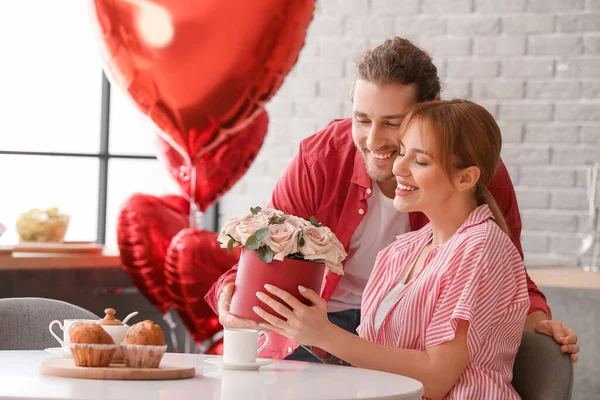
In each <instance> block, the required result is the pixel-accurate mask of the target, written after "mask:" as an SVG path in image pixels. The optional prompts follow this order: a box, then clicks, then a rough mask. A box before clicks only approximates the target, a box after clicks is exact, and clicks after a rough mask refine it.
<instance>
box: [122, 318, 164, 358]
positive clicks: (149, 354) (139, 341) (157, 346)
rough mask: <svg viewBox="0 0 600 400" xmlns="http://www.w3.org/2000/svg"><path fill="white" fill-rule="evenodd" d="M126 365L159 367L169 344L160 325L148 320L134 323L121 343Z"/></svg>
mask: <svg viewBox="0 0 600 400" xmlns="http://www.w3.org/2000/svg"><path fill="white" fill-rule="evenodd" d="M121 349H122V351H123V358H124V359H125V366H127V367H132V368H158V366H159V365H160V360H162V357H163V355H164V354H165V351H167V345H166V343H165V335H164V334H163V331H162V329H160V326H158V325H156V324H155V323H154V322H152V321H149V320H146V321H143V322H139V323H137V324H135V325H132V326H131V328H129V330H128V331H127V334H126V335H125V340H124V341H123V343H122V345H121Z"/></svg>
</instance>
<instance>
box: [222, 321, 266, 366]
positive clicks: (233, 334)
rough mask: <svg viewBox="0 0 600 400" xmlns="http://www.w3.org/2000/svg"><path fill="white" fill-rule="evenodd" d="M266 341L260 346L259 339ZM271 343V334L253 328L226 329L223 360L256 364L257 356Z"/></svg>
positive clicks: (233, 362)
mask: <svg viewBox="0 0 600 400" xmlns="http://www.w3.org/2000/svg"><path fill="white" fill-rule="evenodd" d="M261 336H264V337H265V342H264V343H263V345H262V346H260V348H258V340H259V339H260V337H261ZM267 343H269V334H268V333H267V332H265V331H255V330H252V329H225V336H224V339H223V361H225V362H226V363H231V364H254V363H255V362H256V357H258V355H259V354H260V352H261V351H263V349H264V348H265V347H266V346H267Z"/></svg>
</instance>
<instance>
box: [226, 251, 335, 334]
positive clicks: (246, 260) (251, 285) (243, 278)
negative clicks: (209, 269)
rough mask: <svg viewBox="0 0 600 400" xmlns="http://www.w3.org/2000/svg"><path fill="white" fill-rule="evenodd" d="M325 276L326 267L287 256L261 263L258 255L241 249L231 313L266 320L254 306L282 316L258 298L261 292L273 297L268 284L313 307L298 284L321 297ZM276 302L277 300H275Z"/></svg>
mask: <svg viewBox="0 0 600 400" xmlns="http://www.w3.org/2000/svg"><path fill="white" fill-rule="evenodd" d="M324 274H325V264H321V263H316V262H311V261H305V260H297V259H293V258H287V257H286V258H284V259H283V261H278V260H273V261H271V262H270V263H265V262H263V261H261V260H260V258H259V257H258V254H256V252H254V251H246V250H242V255H241V257H240V262H239V264H238V271H237V276H236V278H235V292H234V294H233V298H232V299H231V307H230V310H229V311H230V312H231V313H232V314H234V315H237V316H238V317H241V318H245V319H251V320H254V321H257V322H265V321H263V319H262V318H260V317H259V316H258V315H256V313H255V312H254V310H252V307H254V306H259V307H261V308H262V309H263V310H265V311H267V312H269V313H271V314H273V315H275V316H279V314H278V313H277V312H275V311H274V310H273V309H271V307H269V306H267V305H266V304H265V303H263V302H262V301H260V300H259V299H258V298H257V297H256V292H258V291H260V292H263V293H267V294H268V295H270V294H269V293H268V292H267V291H266V289H265V288H264V285H265V284H267V283H268V284H270V285H273V286H277V287H278V288H280V289H283V290H285V291H286V292H288V293H290V294H291V295H293V296H294V297H296V298H297V299H298V300H300V301H301V302H302V303H304V304H306V305H310V302H309V301H308V300H307V299H305V298H304V297H303V296H302V295H301V294H300V292H299V291H298V285H302V286H304V287H306V288H309V289H312V290H314V291H315V292H317V293H319V294H320V293H321V286H322V284H323V277H324ZM271 296H272V295H271ZM272 297H273V296H272ZM275 299H277V298H276V297H275ZM281 318H283V317H281Z"/></svg>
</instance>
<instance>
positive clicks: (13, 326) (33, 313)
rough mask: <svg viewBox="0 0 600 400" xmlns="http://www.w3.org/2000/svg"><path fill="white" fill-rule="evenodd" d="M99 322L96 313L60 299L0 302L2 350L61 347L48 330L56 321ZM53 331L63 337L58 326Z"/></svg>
mask: <svg viewBox="0 0 600 400" xmlns="http://www.w3.org/2000/svg"><path fill="white" fill-rule="evenodd" d="M55 319H57V320H59V321H60V322H61V324H62V322H63V320H65V319H99V318H98V316H97V315H95V314H94V313H92V312H90V311H87V310H85V309H83V308H81V307H78V306H75V305H73V304H69V303H66V302H64V301H59V300H51V299H44V298H39V297H16V298H7V299H0V350H43V349H45V348H48V347H60V344H59V343H58V342H57V341H56V339H55V338H54V337H53V336H52V335H51V334H50V332H49V331H48V325H49V324H50V322H52V321H53V320H55ZM54 332H55V333H56V334H57V335H58V336H59V337H61V338H62V332H61V331H60V328H59V327H54Z"/></svg>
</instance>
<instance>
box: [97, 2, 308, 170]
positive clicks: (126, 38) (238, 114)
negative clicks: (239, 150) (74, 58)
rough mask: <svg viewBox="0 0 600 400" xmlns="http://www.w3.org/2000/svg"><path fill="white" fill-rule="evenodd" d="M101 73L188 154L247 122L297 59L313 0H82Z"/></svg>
mask: <svg viewBox="0 0 600 400" xmlns="http://www.w3.org/2000/svg"><path fill="white" fill-rule="evenodd" d="M89 1H91V4H92V7H91V9H92V13H91V14H92V25H93V27H94V31H95V33H96V36H97V38H98V42H99V45H100V49H101V53H102V56H103V59H104V61H105V64H106V68H105V69H106V70H107V73H108V75H109V76H110V77H112V79H111V80H112V81H113V82H115V83H116V84H117V85H118V86H120V87H121V88H122V89H123V90H124V91H125V92H126V93H127V94H128V96H129V97H130V98H131V99H132V100H133V101H134V102H135V103H136V104H137V106H138V107H139V108H140V109H141V110H142V112H143V113H144V114H146V115H148V116H149V117H150V118H151V119H152V120H153V121H154V122H155V123H156V124H157V125H158V127H159V128H160V130H161V133H160V134H161V135H163V138H164V140H166V141H167V142H169V144H170V145H171V146H172V147H173V148H174V149H175V150H176V151H178V152H179V153H180V155H181V156H182V157H184V158H189V160H187V161H189V162H188V163H187V164H188V165H191V164H193V161H194V158H196V157H200V156H202V155H203V154H204V153H206V152H209V151H211V150H212V149H214V148H215V147H218V146H219V145H220V144H221V143H222V142H223V141H224V140H225V139H226V138H227V137H228V136H229V135H231V134H233V133H235V132H237V131H238V130H239V129H241V128H242V127H243V126H244V125H245V124H247V123H249V122H250V121H251V120H252V119H253V118H254V117H255V116H257V115H258V114H259V113H260V112H261V111H262V109H263V105H264V104H265V103H266V102H267V101H268V100H269V99H270V98H271V97H272V96H273V95H274V94H275V92H276V91H277V90H278V88H279V87H280V86H281V84H282V83H283V80H284V78H285V76H286V75H287V74H288V72H289V71H290V70H291V68H292V67H293V65H294V64H295V63H296V60H297V59H298V54H299V52H300V50H301V48H302V46H303V45H304V38H305V36H306V29H307V27H308V25H309V24H310V21H311V20H312V16H313V12H314V6H315V5H314V0H294V1H282V0H252V1H239V0H202V1H198V0H120V1H115V0H89Z"/></svg>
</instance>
